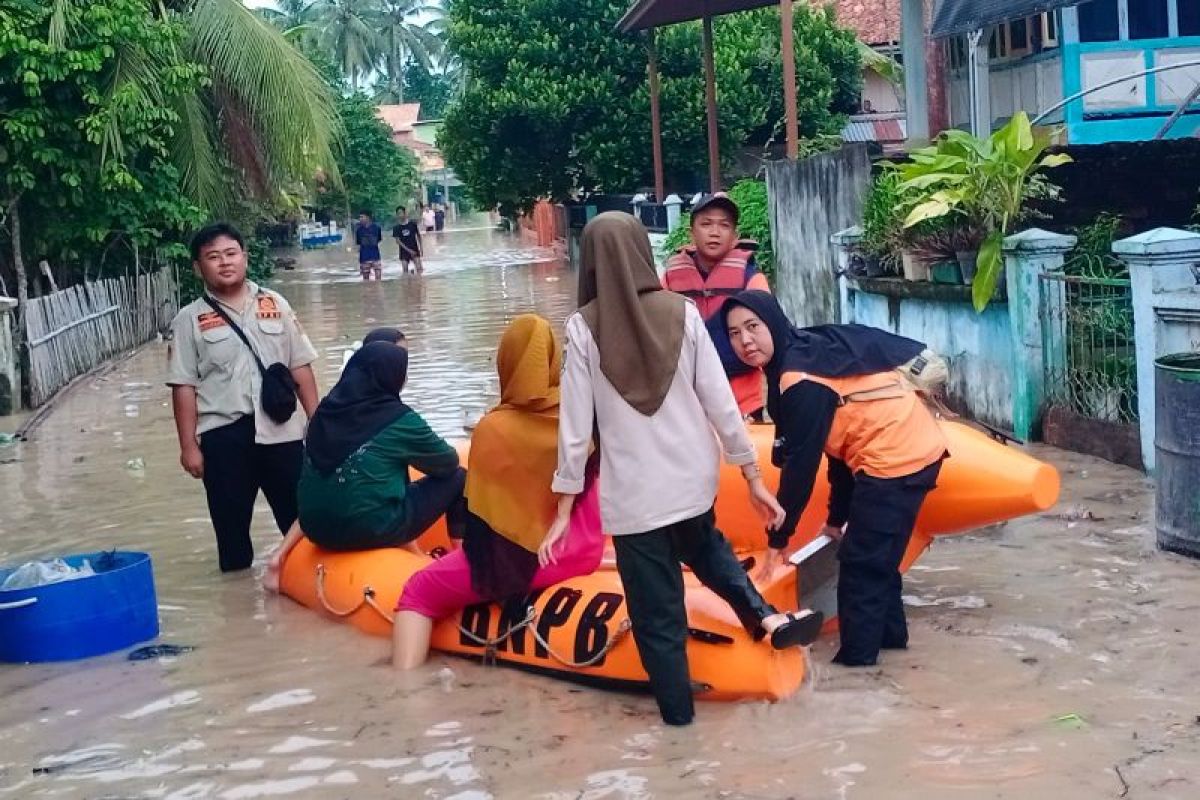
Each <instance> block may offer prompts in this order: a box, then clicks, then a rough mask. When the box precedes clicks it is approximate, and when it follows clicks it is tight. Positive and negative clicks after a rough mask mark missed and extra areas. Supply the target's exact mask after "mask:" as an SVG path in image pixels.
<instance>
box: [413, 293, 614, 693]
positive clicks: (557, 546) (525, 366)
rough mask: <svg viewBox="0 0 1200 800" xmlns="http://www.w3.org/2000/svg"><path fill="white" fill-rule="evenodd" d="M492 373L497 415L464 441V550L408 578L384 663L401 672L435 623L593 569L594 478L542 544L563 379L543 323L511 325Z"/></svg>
mask: <svg viewBox="0 0 1200 800" xmlns="http://www.w3.org/2000/svg"><path fill="white" fill-rule="evenodd" d="M496 369H497V371H498V372H499V374H500V405H498V406H496V408H494V409H492V410H491V411H490V412H488V414H487V415H485V416H484V418H483V419H482V420H480V421H479V425H478V426H477V427H476V428H475V433H474V435H473V436H472V437H471V463H470V467H469V469H468V470H467V488H466V495H467V512H468V513H467V525H466V535H465V537H464V539H463V547H462V549H460V550H456V551H454V552H453V553H451V554H449V555H448V556H446V557H444V558H441V559H439V560H437V561H435V562H434V563H432V564H430V565H429V566H427V567H425V568H424V569H422V570H421V571H420V572H418V573H416V574H415V575H413V576H412V578H410V579H409V580H408V582H407V583H406V584H405V586H404V592H403V593H402V594H401V596H400V601H399V603H398V604H397V606H396V621H395V625H394V629H393V644H394V649H393V654H392V663H393V664H394V665H395V666H396V667H398V668H400V669H412V668H414V667H418V666H420V665H421V664H423V663H424V662H425V659H426V657H427V656H428V653H429V638H430V635H431V633H432V631H433V623H434V621H435V620H438V619H442V618H443V617H447V616H449V615H450V614H453V613H454V612H455V611H457V610H458V609H460V608H463V607H465V606H469V605H473V604H475V603H481V602H485V601H503V600H506V599H508V598H510V597H513V596H520V595H523V594H525V593H527V592H529V591H530V590H531V589H541V588H544V587H546V586H550V585H552V584H555V583H559V582H560V581H564V580H567V579H569V578H573V577H576V576H579V575H587V574H589V573H591V572H593V571H594V570H595V569H596V567H597V566H599V564H600V557H601V554H602V553H603V550H604V537H603V534H602V532H601V529H600V501H599V494H598V492H597V491H596V487H595V481H594V475H593V476H592V479H589V481H588V486H587V488H586V489H585V491H584V494H583V495H582V497H581V498H580V501H579V502H577V503H576V504H575V507H574V510H573V512H572V514H571V520H570V525H569V528H568V532H567V534H566V536H564V537H563V538H562V539H561V540H558V541H556V542H549V541H544V540H545V537H546V532H547V530H548V529H549V528H550V523H551V522H552V521H553V520H554V517H555V512H556V509H557V500H556V498H555V496H554V494H553V493H552V492H551V491H550V482H551V480H552V479H553V477H554V470H555V468H556V467H557V464H558V399H559V390H558V381H559V375H560V373H561V372H562V346H561V345H560V344H559V342H558V340H557V339H556V338H555V336H554V332H553V331H552V330H551V328H550V323H549V322H547V321H546V320H544V319H542V318H541V317H539V316H537V315H535V314H525V315H522V316H520V317H517V318H516V319H515V320H513V321H512V323H511V324H510V325H509V326H508V328H507V330H505V332H504V336H503V337H502V338H501V339H500V349H499V352H497V354H496ZM539 550H540V551H541V552H540V559H541V562H542V565H541V566H539Z"/></svg>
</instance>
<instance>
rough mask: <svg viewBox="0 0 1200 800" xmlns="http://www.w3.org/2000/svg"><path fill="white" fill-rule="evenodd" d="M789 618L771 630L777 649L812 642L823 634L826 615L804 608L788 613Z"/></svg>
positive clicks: (772, 640) (773, 642)
mask: <svg viewBox="0 0 1200 800" xmlns="http://www.w3.org/2000/svg"><path fill="white" fill-rule="evenodd" d="M788 617H789V620H788V621H787V622H785V623H783V624H782V625H780V626H779V627H778V628H776V629H775V630H774V631H772V632H771V646H772V647H774V648H775V649H776V650H783V649H785V648H788V647H800V646H803V645H806V644H812V643H813V642H815V641H816V640H817V637H818V636H820V635H821V625H823V624H824V623H825V615H824V614H822V613H821V612H820V611H812V610H809V609H807V608H806V609H804V610H803V611H793V612H789V613H788Z"/></svg>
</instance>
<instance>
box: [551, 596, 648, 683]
mask: <svg viewBox="0 0 1200 800" xmlns="http://www.w3.org/2000/svg"><path fill="white" fill-rule="evenodd" d="M529 610H530V611H531V612H532V611H533V607H532V606H530V608H529ZM632 628H633V623H632V622H630V621H629V617H626V618H625V619H623V620H621V624H620V625H618V626H617V631H616V633H614V634H613V635H612V638H611V639H609V640H608V641H607V642H605V643H604V646H603V647H601V648H600V651H599V652H598V653H596V655H594V656H592V657H591V658H589V659H588V660H587V661H572V660H571V659H569V658H563V657H562V656H560V655H559V654H558V653H556V652H555V651H554V648H553V647H551V646H550V643H549V642H547V641H546V640H545V639H543V638H542V634H541V633H539V632H538V629H537V627H534V628H533V638H534V639H535V640H537V643H538V644H540V645H541V646H542V647H544V648H545V649H546V652H547V653H549V654H550V656H551V657H552V658H553V659H554V660H555V661H557V662H558V663H560V664H562V665H563V666H564V667H567V668H569V669H583V668H585V667H591V666H594V665H595V664H597V663H598V662H600V661H603V660H604V658H605V656H607V655H608V652H609V651H610V650H612V649H613V648H614V647H616V646H617V643H618V642H620V641H621V640H622V639H623V638H625V634H627V633H629V631H630V629H632Z"/></svg>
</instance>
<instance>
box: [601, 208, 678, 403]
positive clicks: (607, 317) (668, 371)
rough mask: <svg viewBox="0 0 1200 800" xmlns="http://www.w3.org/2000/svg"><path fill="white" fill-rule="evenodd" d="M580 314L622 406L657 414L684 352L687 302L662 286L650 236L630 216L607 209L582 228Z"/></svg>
mask: <svg viewBox="0 0 1200 800" xmlns="http://www.w3.org/2000/svg"><path fill="white" fill-rule="evenodd" d="M582 250H583V253H582V268H581V271H580V273H579V310H580V313H582V314H583V320H584V322H586V323H587V326H588V328H589V329H590V330H591V332H592V336H593V337H594V338H595V340H596V349H597V350H599V351H600V371H601V372H603V373H604V377H606V378H608V381H609V383H611V384H612V385H613V388H615V389H616V390H617V392H618V393H620V395H621V397H623V398H624V399H625V402H627V403H629V405H631V406H633V407H634V408H636V409H637V410H638V411H639V412H641V413H642V414H644V415H646V416H651V415H652V414H654V412H656V411H658V409H659V407H660V406H661V405H662V403H663V400H664V399H665V398H666V396H667V392H668V391H669V390H670V388H671V381H672V380H673V379H674V378H675V370H676V369H677V368H678V366H679V353H680V350H681V349H682V348H683V321H684V310H685V307H686V303H687V301H686V300H684V298H683V297H682V296H681V295H677V294H675V293H674V292H668V291H666V290H664V289H663V288H662V284H661V283H660V282H659V280H658V273H657V272H656V271H655V269H654V254H653V251H652V250H651V249H650V237H649V236H648V235H647V234H646V229H645V228H643V227H642V223H640V222H638V221H637V220H636V219H634V217H633V216H632V215H630V214H626V213H624V212H621V211H607V212H605V213H603V214H600V215H599V216H597V217H596V218H595V219H593V220H592V221H591V222H589V223H588V224H587V227H586V228H584V229H583V248H582Z"/></svg>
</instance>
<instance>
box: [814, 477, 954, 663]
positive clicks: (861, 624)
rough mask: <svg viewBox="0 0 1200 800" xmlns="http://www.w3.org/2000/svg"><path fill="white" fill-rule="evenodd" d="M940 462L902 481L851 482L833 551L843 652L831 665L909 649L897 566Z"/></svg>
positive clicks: (870, 660)
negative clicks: (847, 509) (842, 525)
mask: <svg viewBox="0 0 1200 800" xmlns="http://www.w3.org/2000/svg"><path fill="white" fill-rule="evenodd" d="M941 469H942V462H941V461H938V462H937V463H935V464H931V465H930V466H928V467H926V468H925V469H923V470H921V471H920V472H916V473H913V474H912V475H908V476H906V477H903V478H873V477H871V476H870V475H864V474H862V473H859V474H858V475H855V477H854V494H853V496H852V498H851V500H850V518H849V521H848V524H847V525H846V535H845V536H844V537H842V543H841V545H840V546H839V547H838V561H839V562H840V568H839V571H838V589H837V595H838V627H839V629H840V630H841V637H842V646H841V649H839V650H838V652H837V655H836V656H834V658H833V660H834V662H836V663H838V664H844V665H846V666H848V667H864V666H870V665H872V664H874V663H875V662H876V660H877V659H878V658H879V650H880V649H881V648H887V649H903V648H905V647H907V646H908V623H907V621H906V620H905V618H904V602H903V601H902V600H901V599H900V586H901V582H900V562H901V561H902V560H903V559H904V551H905V550H906V549H907V548H908V540H909V539H911V538H912V532H913V524H914V523H915V522H916V520H917V513H918V512H919V511H920V510H921V504H922V503H923V502H924V501H925V496H926V495H927V494H929V492H930V490H931V489H933V487H934V486H935V485H936V484H937V477H938V473H939V472H940V471H941Z"/></svg>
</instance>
